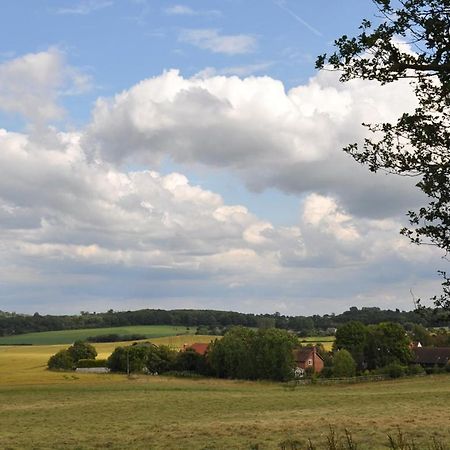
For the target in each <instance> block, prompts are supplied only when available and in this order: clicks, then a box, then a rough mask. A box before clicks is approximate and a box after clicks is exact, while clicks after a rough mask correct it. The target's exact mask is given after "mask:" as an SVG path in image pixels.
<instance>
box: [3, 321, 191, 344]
mask: <svg viewBox="0 0 450 450" xmlns="http://www.w3.org/2000/svg"><path fill="white" fill-rule="evenodd" d="M193 333H195V328H193V329H192V328H191V329H189V328H186V327H183V326H171V325H133V326H126V327H110V328H85V329H79V330H62V331H43V332H40V333H26V334H18V335H16V336H7V337H1V338H0V345H18V344H29V345H53V344H72V343H73V342H75V341H77V340H85V339H86V338H88V337H89V336H99V335H102V334H120V335H124V334H143V335H145V336H146V337H147V338H159V337H165V336H176V335H181V334H193Z"/></svg>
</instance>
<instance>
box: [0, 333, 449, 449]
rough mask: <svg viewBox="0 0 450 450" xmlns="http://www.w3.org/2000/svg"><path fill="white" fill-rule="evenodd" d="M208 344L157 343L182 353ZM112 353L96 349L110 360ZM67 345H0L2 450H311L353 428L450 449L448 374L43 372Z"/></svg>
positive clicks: (376, 442) (379, 437)
mask: <svg viewBox="0 0 450 450" xmlns="http://www.w3.org/2000/svg"><path fill="white" fill-rule="evenodd" d="M170 339H172V342H170ZM210 339H211V337H210V336H176V337H172V338H167V337H166V338H158V339H154V342H155V343H165V344H171V345H173V346H175V347H181V346H182V345H183V343H192V342H194V341H199V342H202V341H203V342H208V341H209V340H210ZM183 341H187V342H183ZM116 345H120V344H119V343H114V344H97V345H96V346H95V347H96V348H97V351H98V352H99V356H100V357H105V356H107V355H108V354H109V353H110V352H111V351H112V349H113V348H114V347H115V346H116ZM63 347H64V346H61V345H54V346H25V347H14V346H10V347H8V346H4V347H0V448H2V449H67V448H68V449H96V448H98V449H105V448H111V449H125V448H126V449H177V450H178V449H186V450H189V449H205V450H206V449H210V450H212V449H227V450H228V449H250V448H259V449H278V448H281V447H280V443H281V442H283V441H286V440H288V439H290V440H292V441H298V442H300V443H301V444H302V447H299V448H306V442H307V438H308V437H309V438H311V439H312V440H313V441H314V442H315V443H316V444H317V446H318V448H321V447H320V445H323V444H324V443H325V441H326V437H327V434H328V432H329V426H330V425H332V426H334V427H335V428H336V430H337V431H338V432H340V433H342V432H343V430H344V428H348V429H349V430H351V431H352V433H353V437H354V439H355V440H356V441H357V442H358V443H359V446H358V449H360V450H364V449H383V448H384V449H385V448H387V443H388V440H387V434H388V433H392V434H395V433H396V430H397V427H400V428H401V429H402V430H403V431H404V432H405V433H406V434H408V435H409V436H410V437H411V438H413V439H414V440H415V442H416V445H417V446H418V447H417V448H418V449H421V448H424V449H427V448H428V444H429V443H430V440H431V438H432V437H433V436H434V437H436V438H437V439H440V440H441V441H444V442H450V427H449V423H450V408H449V407H448V405H449V404H450V376H449V375H433V376H427V377H419V378H409V379H408V378H404V379H400V380H395V381H383V382H374V383H367V384H358V385H335V386H333V385H332V386H329V385H326V386H325V385H309V386H300V387H297V388H296V389H294V390H291V389H288V388H286V386H285V385H283V384H278V383H267V382H264V383H262V382H242V381H233V380H217V379H204V378H199V379H181V378H173V377H162V376H144V375H140V376H132V377H130V378H127V377H126V376H125V375H118V374H114V375H113V374H106V375H97V374H77V373H74V372H50V371H48V370H46V368H45V365H46V361H47V359H48V357H49V356H50V355H51V354H53V353H55V352H56V351H57V350H58V349H60V348H63ZM257 445H258V446H257ZM256 446H257V447H256Z"/></svg>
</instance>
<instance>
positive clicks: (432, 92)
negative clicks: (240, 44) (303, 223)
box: [316, 0, 450, 309]
mask: <svg viewBox="0 0 450 450" xmlns="http://www.w3.org/2000/svg"><path fill="white" fill-rule="evenodd" d="M372 1H373V3H374V4H375V5H376V6H377V7H378V10H379V12H380V14H379V17H378V18H377V19H376V23H374V22H372V21H370V20H367V19H365V20H363V22H362V24H361V26H360V30H361V33H360V34H359V35H358V36H356V37H348V36H346V35H344V36H342V37H341V38H339V39H337V40H336V41H335V46H336V48H337V50H336V52H335V53H333V54H332V55H326V54H325V55H321V56H319V58H318V59H317V63H316V66H317V68H324V67H330V66H331V67H332V68H334V69H337V70H339V71H341V81H344V82H345V81H348V80H351V79H354V78H360V79H365V80H378V81H379V82H380V83H381V84H385V83H392V82H395V81H397V80H400V79H410V80H411V85H412V88H413V91H414V93H415V96H416V99H417V107H416V108H415V110H414V111H405V112H404V113H403V114H402V115H401V117H399V118H398V120H397V122H396V123H379V124H365V126H366V127H367V128H368V129H369V130H370V131H371V132H372V133H373V138H372V139H365V141H364V143H363V144H362V145H358V144H356V143H354V144H350V145H349V146H348V147H346V148H345V149H344V150H345V151H346V152H348V153H349V154H350V155H351V156H353V158H354V159H355V160H356V161H358V162H359V163H361V164H366V165H368V167H369V169H370V170H371V171H373V172H376V171H379V170H384V171H388V172H391V173H395V174H398V175H403V176H411V177H417V180H418V181H417V183H416V186H417V187H418V188H419V189H420V190H421V191H422V192H423V193H425V194H426V195H427V196H428V199H429V201H428V203H427V204H425V205H423V206H422V207H420V208H419V209H418V210H416V211H409V212H408V216H409V220H410V224H411V226H410V227H409V228H404V229H402V230H401V233H402V234H404V235H405V236H407V237H408V238H409V239H410V240H411V241H412V242H413V243H415V244H429V245H435V246H437V247H439V248H441V249H443V250H444V252H445V254H447V253H448V252H449V250H450V128H449V119H450V95H449V93H450V2H449V0H372ZM440 273H441V274H442V275H443V277H444V281H443V293H442V295H441V296H439V297H434V301H435V304H436V305H437V306H442V307H445V308H446V309H450V280H449V278H448V277H447V276H446V273H445V271H440Z"/></svg>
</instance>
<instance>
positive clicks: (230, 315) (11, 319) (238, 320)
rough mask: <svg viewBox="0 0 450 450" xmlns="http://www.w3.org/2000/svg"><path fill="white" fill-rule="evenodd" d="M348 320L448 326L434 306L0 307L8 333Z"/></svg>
mask: <svg viewBox="0 0 450 450" xmlns="http://www.w3.org/2000/svg"><path fill="white" fill-rule="evenodd" d="M349 321H359V322H361V323H363V324H365V325H371V324H379V323H381V322H395V323H400V324H402V325H403V326H405V328H407V329H408V328H412V325H413V324H421V325H424V326H426V327H442V326H448V324H449V321H448V315H446V314H445V313H444V312H440V311H439V310H437V311H436V310H431V309H430V310H428V309H424V310H421V311H400V310H398V309H396V310H394V311H392V310H382V309H380V308H377V307H370V308H369V307H363V308H361V309H358V308H357V307H351V308H350V309H349V310H348V311H345V312H343V313H342V314H325V315H323V316H320V315H313V316H308V317H307V316H287V315H282V314H280V313H274V314H244V313H239V312H231V311H214V310H183V309H178V310H171V311H166V310H160V309H142V310H139V311H113V310H109V311H108V312H105V313H95V312H93V313H90V312H86V311H82V312H81V313H80V314H78V315H66V316H53V315H40V314H39V313H35V314H33V315H26V314H16V313H6V312H2V311H0V336H10V335H15V334H23V333H29V332H36V331H56V330H70V329H78V328H102V327H115V326H129V325H180V326H185V327H199V326H203V327H210V328H212V329H214V328H216V329H224V328H227V327H230V326H235V325H242V326H247V327H258V328H269V327H276V328H281V329H289V330H294V331H296V332H298V333H300V334H304V335H308V334H320V333H321V332H322V333H327V332H328V333H329V329H330V328H337V327H339V326H340V325H342V324H344V323H347V322H349Z"/></svg>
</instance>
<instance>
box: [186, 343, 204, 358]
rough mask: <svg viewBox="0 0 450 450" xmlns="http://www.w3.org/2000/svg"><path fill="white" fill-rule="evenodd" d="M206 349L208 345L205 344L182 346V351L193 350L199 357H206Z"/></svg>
mask: <svg viewBox="0 0 450 450" xmlns="http://www.w3.org/2000/svg"><path fill="white" fill-rule="evenodd" d="M208 347H209V344H205V343H202V342H196V343H194V344H191V345H188V344H184V345H183V350H194V351H195V352H197V353H198V354H199V355H202V356H203V355H206V353H207V352H208Z"/></svg>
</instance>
